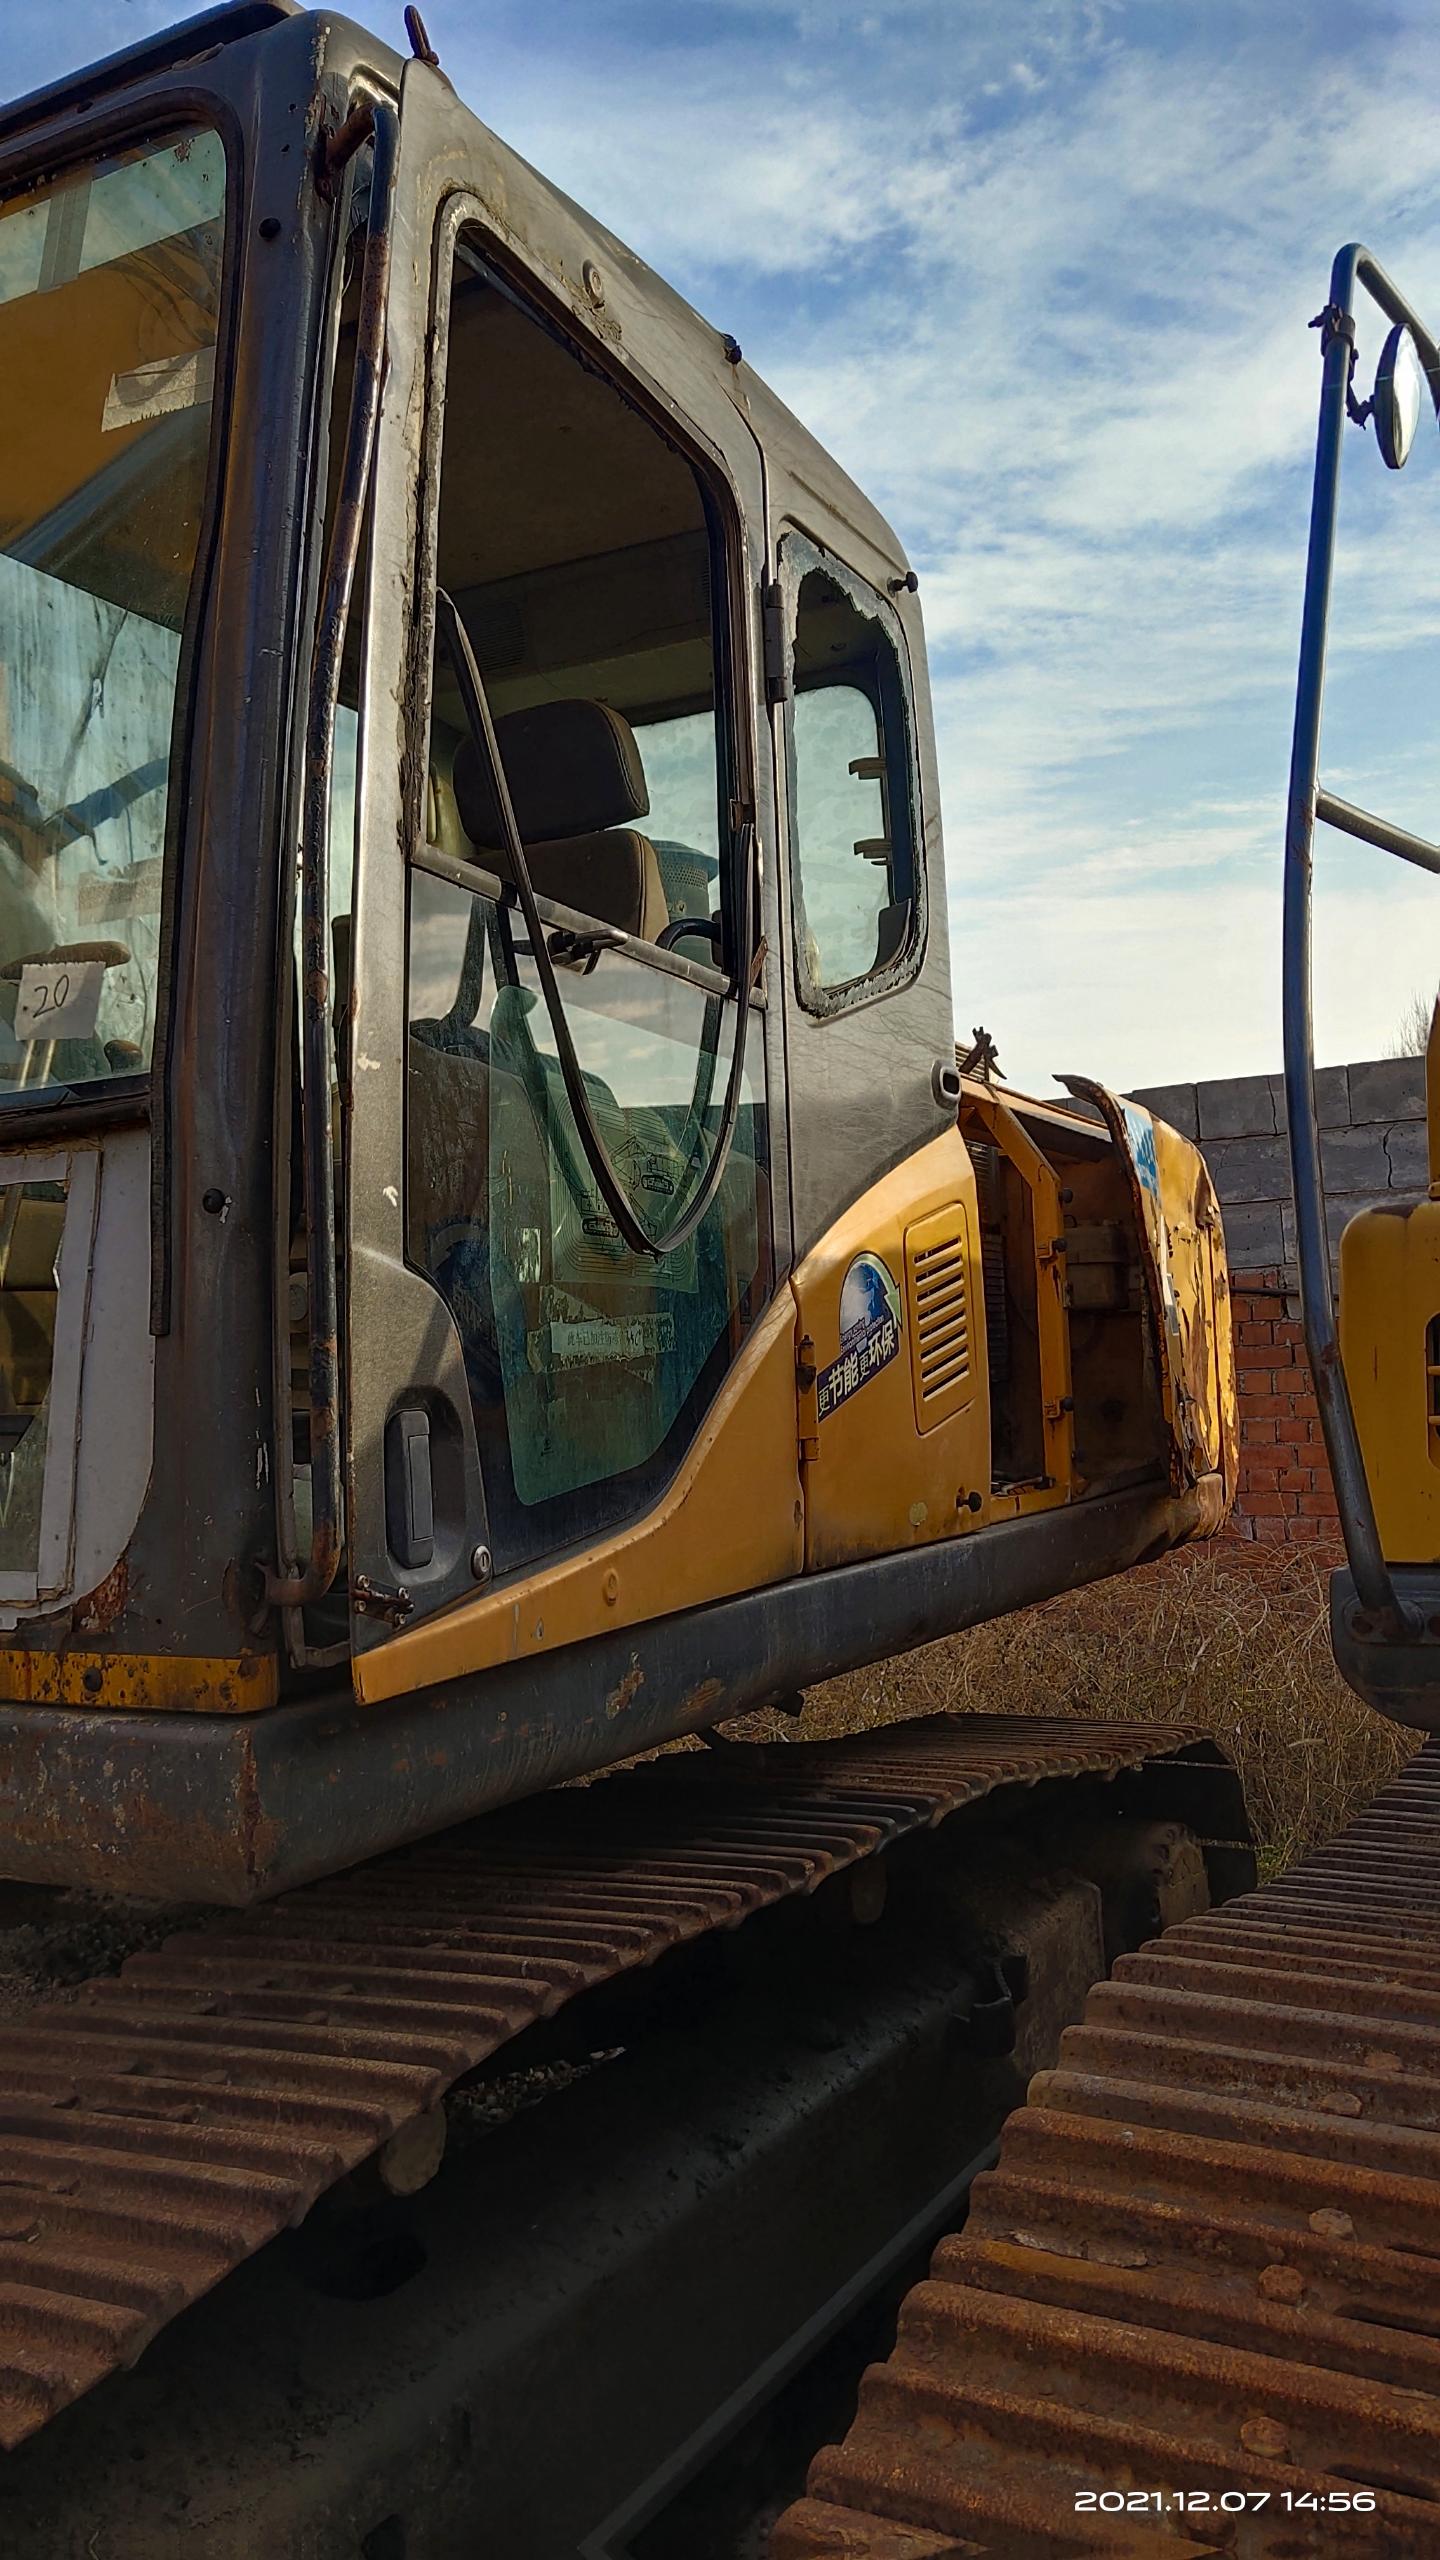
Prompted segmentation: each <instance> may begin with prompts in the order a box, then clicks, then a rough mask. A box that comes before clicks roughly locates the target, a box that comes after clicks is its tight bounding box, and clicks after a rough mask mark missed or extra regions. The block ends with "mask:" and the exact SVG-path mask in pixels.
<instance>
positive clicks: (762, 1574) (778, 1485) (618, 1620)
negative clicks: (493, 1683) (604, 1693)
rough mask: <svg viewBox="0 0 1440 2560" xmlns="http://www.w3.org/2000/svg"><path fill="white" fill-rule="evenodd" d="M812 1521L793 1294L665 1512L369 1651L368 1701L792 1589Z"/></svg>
mask: <svg viewBox="0 0 1440 2560" xmlns="http://www.w3.org/2000/svg"><path fill="white" fill-rule="evenodd" d="M801 1518H802V1514H801V1494H800V1465H799V1448H798V1443H797V1440H796V1434H795V1307H794V1301H793V1299H792V1298H791V1295H790V1292H789V1290H788V1289H785V1288H782V1289H780V1290H779V1291H778V1292H777V1294H776V1298H775V1303H774V1305H773V1306H771V1307H770V1308H768V1309H767V1311H766V1313H765V1315H764V1316H763V1317H762V1319H761V1321H760V1323H759V1324H758V1325H757V1326H756V1328H755V1331H754V1333H753V1334H752V1336H751V1338H750V1341H749V1342H748V1343H747V1344H746V1346H745V1349H744V1351H743V1352H742V1353H741V1355H740V1358H739V1359H738V1360H737V1361H736V1363H735V1366H734V1368H733V1369H732V1370H731V1372H730V1375H729V1377H728V1378H727V1379H726V1381H725V1384H724V1386H723V1387H722V1388H721V1391H720V1393H719V1395H718V1396H717V1397H716V1399H715V1403H714V1405H713V1406H712V1408H711V1410H710V1413H709V1414H708V1416H707V1417H706V1420H705V1423H704V1425H703V1427H702V1429H701V1430H700V1432H699V1433H698V1435H697V1437H696V1439H695V1442H694V1445H693V1447H692V1448H691V1449H690V1451H689V1453H688V1455H687V1456H686V1459H685V1462H684V1464H683V1466H682V1467H681V1469H680V1472H679V1474H678V1475H677V1476H676V1478H675V1480H674V1482H673V1483H672V1484H671V1486H670V1488H669V1490H668V1492H667V1493H666V1494H665V1495H664V1497H663V1498H662V1500H661V1501H660V1502H659V1503H657V1505H656V1507H655V1509H654V1510H653V1511H650V1512H647V1513H646V1514H645V1516H644V1518H643V1519H640V1520H637V1521H635V1522H634V1523H632V1525H631V1526H630V1527H628V1528H625V1529H621V1530H617V1532H616V1534H615V1535H614V1537H613V1538H606V1539H604V1540H602V1541H600V1542H599V1543H598V1544H596V1545H594V1546H590V1547H586V1548H584V1549H583V1550H582V1551H581V1552H580V1554H578V1555H570V1556H564V1557H561V1558H558V1559H557V1561H556V1562H555V1563H554V1564H551V1565H546V1566H544V1567H543V1568H542V1569H541V1570H540V1571H539V1572H536V1573H531V1574H527V1575H526V1576H525V1578H524V1580H523V1581H520V1582H513V1583H508V1584H507V1585H506V1586H505V1587H504V1589H503V1590H499V1591H491V1592H486V1593H477V1595H476V1597H475V1598H474V1599H473V1600H462V1601H460V1602H459V1603H458V1605H457V1606H456V1607H454V1608H451V1609H447V1610H445V1611H444V1612H443V1613H442V1614H440V1615H439V1616H436V1617H434V1618H430V1619H427V1620H426V1621H425V1623H424V1624H423V1625H422V1626H418V1627H414V1628H411V1629H410V1630H408V1631H407V1632H405V1633H402V1634H400V1635H397V1636H394V1637H392V1638H391V1640H390V1642H389V1643H387V1644H383V1645H377V1646H376V1647H375V1648H374V1649H373V1651H371V1652H369V1653H365V1654H361V1655H359V1656H358V1657H357V1659H356V1662H355V1689H356V1694H357V1695H358V1696H359V1697H361V1698H363V1699H365V1700H367V1701H373V1700H378V1699H381V1698H394V1697H398V1696H400V1695H402V1694H403V1693H404V1692H405V1691H406V1690H408V1689H425V1688H429V1687H430V1686H431V1685H432V1684H433V1683H434V1682H436V1681H440V1680H458V1679H462V1678H463V1677H464V1676H465V1675H466V1674H467V1673H468V1672H472V1671H481V1670H487V1669H489V1668H490V1667H491V1666H492V1665H494V1664H495V1663H499V1662H518V1661H522V1660H523V1659H524V1658H525V1657H526V1656H527V1655H530V1654H537V1653H552V1652H554V1651H555V1649H556V1648H557V1647H558V1646H560V1645H567V1644H578V1643H579V1642H580V1641H581V1640H582V1639H583V1638H584V1637H586V1636H594V1635H603V1634H605V1633H606V1632H607V1631H608V1630H609V1629H611V1628H613V1627H634V1626H642V1625H645V1624H648V1622H649V1621H650V1620H651V1619H652V1618H664V1617H669V1616H671V1615H672V1614H673V1612H674V1611H675V1610H677V1609H691V1608H696V1607H698V1606H700V1605H701V1604H702V1603H703V1602H704V1601H707V1600H723V1599H726V1598H728V1597H729V1596H730V1595H731V1594H732V1593H734V1592H737V1591H755V1590H759V1589H761V1588H762V1587H763V1586H764V1585H765V1584H766V1583H770V1582H780V1581H783V1580H784V1578H785V1577H786V1575H787V1574H792V1573H798V1572H799V1571H800V1568H801V1566H802V1564H803V1562H804V1539H803V1534H802V1528H801Z"/></svg>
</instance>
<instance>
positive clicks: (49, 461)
mask: <svg viewBox="0 0 1440 2560" xmlns="http://www.w3.org/2000/svg"><path fill="white" fill-rule="evenodd" d="M224 197H225V157H224V152H223V149H222V147H221V143H220V140H219V137H218V135H216V134H214V133H211V132H207V131H192V132H184V133H179V134H174V133H172V134H171V135H169V136H168V137H167V138H166V139H165V140H164V141H163V142H157V141H151V142H148V143H145V144H142V145H139V146H138V147H135V148H131V149H127V150H124V151H119V152H116V153H114V154H113V155H112V156H110V157H108V158H105V159H97V160H94V161H91V162H89V163H88V164H86V165H85V166H83V167H81V168H78V169H71V170H68V171H67V172H66V173H65V175H64V176H63V178H60V179H57V180H55V181H54V182H52V183H49V184H46V185H43V186H37V187H33V188H30V189H28V190H27V191H26V192H24V193H23V194H18V195H11V196H9V197H8V198H5V199H4V200H3V201H0V1101H4V1100H6V1099H11V1098H13V1097H15V1096H16V1095H17V1094H19V1093H21V1092H23V1093H25V1094H26V1095H27V1096H33V1095H36V1094H37V1093H38V1092H39V1091H40V1090H41V1089H43V1088H47V1087H48V1088H49V1089H50V1092H51V1096H52V1098H54V1094H55V1088H56V1087H61V1088H79V1089H82V1090H83V1089H86V1088H91V1087H94V1086H96V1085H97V1084H103V1083H104V1082H105V1081H107V1080H109V1079H112V1078H115V1077H124V1076H134V1075H138V1074H141V1073H143V1072H144V1070H145V1069H146V1068H148V1066H149V1063H150V1054H151V1048H152V1045H153V1041H154V1033H155V1008H156V995H157V989H156V977H157V962H158V954H159V947H160V916H161V888H162V882H163V878H164V866H165V845H166V822H167V808H168V800H169V787H170V757H171V736H172V731H173V728H174V724H175V709H176V689H177V677H178V669H179V661H180V642H181V632H182V628H183V625H184V621H185V612H186V604H187V600H188V597H189V593H190V585H191V579H192V576H193V573H194V568H195V559H196V552H197V548H198V544H199V538H200V524H201V515H202V510H203V506H204V498H205V484H206V474H207V465H208V457H209V446H210V418H211V404H212V397H213V388H214V376H215V348H216V329H217V320H218V313H219V301H220V271H221V250H222V233H223V227H224Z"/></svg>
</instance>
